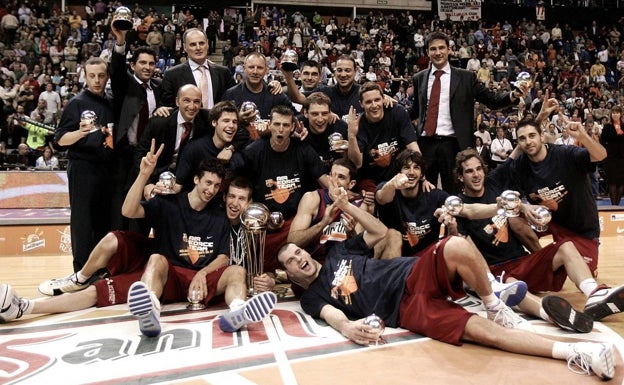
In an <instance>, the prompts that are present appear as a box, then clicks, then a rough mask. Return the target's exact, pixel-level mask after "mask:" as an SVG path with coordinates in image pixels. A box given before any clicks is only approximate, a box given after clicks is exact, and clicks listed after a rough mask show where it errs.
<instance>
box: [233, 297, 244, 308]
mask: <svg viewBox="0 0 624 385" xmlns="http://www.w3.org/2000/svg"><path fill="white" fill-rule="evenodd" d="M243 306H245V300H243V299H240V298H236V299H234V300H232V302H230V309H232V310H236V309H240V308H241V307H243Z"/></svg>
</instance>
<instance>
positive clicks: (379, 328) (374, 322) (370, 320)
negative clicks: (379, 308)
mask: <svg viewBox="0 0 624 385" xmlns="http://www.w3.org/2000/svg"><path fill="white" fill-rule="evenodd" d="M364 325H366V326H370V327H371V328H372V329H373V332H375V333H376V334H377V339H376V340H375V345H379V342H380V340H381V341H383V340H382V339H381V335H382V334H383V333H384V331H385V330H386V323H385V322H384V320H382V319H381V317H379V316H378V315H376V314H375V313H373V314H371V315H369V316H368V317H366V318H364Z"/></svg>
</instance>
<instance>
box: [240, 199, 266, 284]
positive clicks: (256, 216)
mask: <svg viewBox="0 0 624 385" xmlns="http://www.w3.org/2000/svg"><path fill="white" fill-rule="evenodd" d="M270 215H271V214H270V212H269V209H268V208H267V207H266V206H265V205H263V204H262V203H252V204H250V205H249V207H247V210H245V211H244V212H243V213H242V214H241V223H242V225H243V231H244V234H245V243H246V247H247V253H246V254H245V258H246V266H247V294H248V295H249V296H252V295H255V294H258V292H257V291H256V290H255V289H254V282H253V280H254V277H256V276H259V275H261V274H262V273H263V272H264V244H265V240H266V230H267V225H268V223H269V219H270Z"/></svg>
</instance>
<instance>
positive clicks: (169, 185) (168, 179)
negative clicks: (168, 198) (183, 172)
mask: <svg viewBox="0 0 624 385" xmlns="http://www.w3.org/2000/svg"><path fill="white" fill-rule="evenodd" d="M158 182H159V183H160V185H161V186H162V188H163V189H162V190H161V191H160V194H162V195H169V194H175V193H176V192H175V190H174V189H173V188H174V187H175V184H176V177H175V175H174V174H173V173H172V172H171V171H165V172H163V173H162V174H160V176H159V177H158Z"/></svg>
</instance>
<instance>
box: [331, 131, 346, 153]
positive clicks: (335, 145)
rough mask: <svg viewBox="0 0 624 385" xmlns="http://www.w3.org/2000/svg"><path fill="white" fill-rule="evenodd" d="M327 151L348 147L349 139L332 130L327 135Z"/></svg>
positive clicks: (344, 149) (343, 149)
mask: <svg viewBox="0 0 624 385" xmlns="http://www.w3.org/2000/svg"><path fill="white" fill-rule="evenodd" d="M327 141H328V142H329V151H346V150H347V149H348V148H349V141H347V140H345V139H344V138H343V137H342V134H341V133H339V132H334V133H333V134H331V135H329V136H328V137H327Z"/></svg>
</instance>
